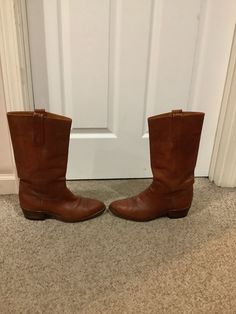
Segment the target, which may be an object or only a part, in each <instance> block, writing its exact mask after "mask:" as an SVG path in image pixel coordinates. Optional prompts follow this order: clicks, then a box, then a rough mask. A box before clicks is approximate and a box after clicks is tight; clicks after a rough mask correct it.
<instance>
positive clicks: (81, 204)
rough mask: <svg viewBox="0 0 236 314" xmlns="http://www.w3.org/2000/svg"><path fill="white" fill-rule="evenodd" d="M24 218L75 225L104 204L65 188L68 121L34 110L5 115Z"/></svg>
mask: <svg viewBox="0 0 236 314" xmlns="http://www.w3.org/2000/svg"><path fill="white" fill-rule="evenodd" d="M7 118H8V123H9V128H10V133H11V139H12V144H13V150H14V156H15V162H16V167H17V172H18V176H19V178H20V184H19V200H20V206H21V208H22V210H23V213H24V215H25V217H26V218H29V219H46V218H56V219H58V220H62V221H66V222H77V221H82V220H86V219H89V218H93V217H95V216H97V215H99V214H101V213H102V212H103V211H104V209H105V205H104V204H103V203H102V202H100V201H98V200H95V199H90V198H84V197H80V196H75V195H74V194H73V193H72V192H71V191H70V190H69V189H68V188H67V187H66V179H65V176H66V168H67V159H68V147H69V138H70V128H71V119H70V118H67V117H64V116H60V115H56V114H52V113H49V112H45V110H44V109H36V110H35V111H34V112H31V111H28V112H26V111H21V112H8V113H7Z"/></svg>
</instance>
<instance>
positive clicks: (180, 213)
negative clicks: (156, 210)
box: [109, 208, 190, 222]
mask: <svg viewBox="0 0 236 314" xmlns="http://www.w3.org/2000/svg"><path fill="white" fill-rule="evenodd" d="M189 209H190V208H184V209H181V210H169V211H168V212H166V213H164V214H162V215H158V216H156V217H152V218H147V219H135V218H130V217H124V216H121V215H119V213H117V212H116V211H115V210H113V209H111V208H109V211H110V212H111V213H112V214H113V215H115V216H117V217H119V218H123V219H126V220H132V221H137V222H145V221H151V220H155V219H158V218H162V217H168V218H170V219H178V218H184V217H186V216H187V215H188V212H189Z"/></svg>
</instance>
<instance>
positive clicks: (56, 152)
mask: <svg viewBox="0 0 236 314" xmlns="http://www.w3.org/2000/svg"><path fill="white" fill-rule="evenodd" d="M7 117H8V123H9V128H10V133H11V139H12V144H13V150H14V156H15V162H16V167H17V172H18V176H19V178H20V183H19V200H20V206H21V208H22V211H23V213H24V216H25V217H26V218H28V219H34V220H44V219H46V218H55V219H58V220H61V221H65V222H78V221H83V220H87V219H90V218H94V217H96V216H98V215H100V214H101V213H102V212H103V211H104V210H105V208H106V206H105V205H104V203H102V202H100V201H98V200H96V199H90V198H85V197H81V196H75V195H74V194H73V193H72V192H71V191H70V190H69V189H68V188H67V186H66V178H65V175H66V168H67V158H68V147H69V138H70V129H71V122H72V121H71V119H70V118H67V117H64V116H61V115H56V114H52V113H49V112H46V111H45V110H43V109H36V110H35V111H34V112H25V111H24V112H9V113H8V114H7ZM203 119H204V113H201V112H183V111H182V110H173V111H172V112H169V113H164V114H160V115H157V116H153V117H150V118H148V126H149V139H150V156H151V158H150V159H151V168H152V173H153V181H152V183H151V185H150V186H149V187H148V188H147V189H146V190H145V191H143V192H141V193H140V194H138V195H136V196H133V197H130V198H127V199H122V200H117V201H114V202H112V203H111V204H110V205H109V209H110V211H111V212H112V213H113V214H115V215H116V216H119V217H122V218H126V219H130V220H136V221H148V220H152V219H155V218H158V217H162V216H167V217H169V218H181V217H184V216H186V215H187V213H188V211H189V208H190V206H191V202H192V198H193V183H194V168H195V165H196V160H197V155H198V147H199V142H200V136H201V130H202V124H203Z"/></svg>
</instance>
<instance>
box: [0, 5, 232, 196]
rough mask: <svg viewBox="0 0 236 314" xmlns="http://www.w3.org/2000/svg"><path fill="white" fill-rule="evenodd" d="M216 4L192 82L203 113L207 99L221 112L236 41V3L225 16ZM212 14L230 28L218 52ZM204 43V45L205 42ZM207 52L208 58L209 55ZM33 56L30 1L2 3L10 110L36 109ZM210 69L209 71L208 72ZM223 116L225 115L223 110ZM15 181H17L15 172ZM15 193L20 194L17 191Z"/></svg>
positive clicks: (1, 41) (0, 32)
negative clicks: (209, 37) (212, 39)
mask: <svg viewBox="0 0 236 314" xmlns="http://www.w3.org/2000/svg"><path fill="white" fill-rule="evenodd" d="M61 1H63V0H61ZM111 1H112V0H111ZM153 1H156V0H153ZM213 2H214V1H212V0H203V1H202V6H203V10H204V12H205V14H204V17H203V21H201V22H200V34H201V38H199V40H200V41H201V44H200V42H198V43H197V45H198V48H199V49H198V48H197V50H196V54H197V59H196V60H197V61H198V67H197V68H196V67H195V70H194V71H193V78H192V79H193V81H192V83H193V84H195V88H194V89H193V94H192V95H190V98H194V99H193V103H194V104H195V106H194V108H196V110H199V108H200V107H201V100H203V99H202V97H204V96H207V97H208V101H209V105H210V106H211V107H212V106H213V107H214V106H216V107H217V110H216V111H218V112H219V111H220V107H221V103H222V99H223V94H224V87H225V80H226V76H227V70H228V64H229V60H230V51H231V45H232V42H233V33H234V28H235V17H234V16H235V15H234V13H235V12H234V8H235V5H234V3H233V0H229V1H228V2H227V3H226V4H224V10H226V11H227V10H228V12H227V13H228V14H222V12H219V10H217V5H216V3H218V6H219V7H220V5H219V0H217V2H216V1H215V2H214V3H213ZM221 9H222V8H221ZM212 11H213V13H212ZM221 11H222V10H221ZM210 13H212V14H217V16H218V17H219V23H222V24H225V25H227V26H228V28H229V31H228V37H227V36H226V37H227V38H223V40H222V41H221V49H220V50H217V51H216V49H217V46H215V47H213V48H214V49H215V51H214V49H210V51H209V50H207V49H206V48H207V44H208V42H207V32H208V31H209V27H210V26H211V27H216V28H217V25H214V23H212V25H210V26H209V25H208V24H207V23H209V19H210V18H211V14H210ZM218 36H219V35H218ZM202 41H204V42H203V43H202ZM213 46H214V45H213ZM203 48H204V49H203ZM206 51H207V56H206V55H205V53H206ZM216 53H217V56H218V58H219V59H220V60H221V69H220V71H218V70H219V69H218V68H217V65H216V67H215V66H214V64H206V57H207V60H208V61H210V60H211V57H212V59H213V60H214V56H215V54H216ZM29 55H30V54H29V42H28V27H27V10H26V0H8V1H4V0H0V60H1V66H2V76H3V84H4V94H5V100H6V105H5V109H6V111H11V110H32V109H33V107H34V101H33V89H32V77H31V68H30V57H29ZM206 68H207V69H208V71H206ZM210 69H211V71H210ZM204 72H207V73H210V76H209V75H208V76H207V78H205V81H204ZM219 72H220V73H219ZM210 78H212V79H213V82H211V84H209V82H207V80H209V79H210ZM204 82H205V83H206V84H208V85H209V86H208V89H207V91H205V94H204V93H202V92H201V91H199V89H201V86H202V84H203V83H204ZM199 93H200V94H199ZM199 104H200V105H199ZM216 114H217V112H216ZM221 114H223V113H222V111H221ZM216 136H217V138H218V137H220V136H221V132H220V131H219V132H216ZM214 154H215V155H214V159H217V158H218V157H217V152H214ZM13 160H14V158H13ZM14 169H15V167H14ZM13 180H15V182H17V175H16V171H15V170H14V179H13ZM12 192H16V190H14V191H12ZM0 193H1V191H0Z"/></svg>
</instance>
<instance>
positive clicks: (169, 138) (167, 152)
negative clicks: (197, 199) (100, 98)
mask: <svg viewBox="0 0 236 314" xmlns="http://www.w3.org/2000/svg"><path fill="white" fill-rule="evenodd" d="M203 120H204V113H202V112H183V111H182V110H173V111H172V112H169V113H164V114H161V115H157V116H153V117H150V118H148V127H149V141H150V159H151V168H152V173H153V182H152V184H151V185H150V186H149V187H148V188H147V189H146V190H145V191H143V192H141V193H140V194H138V195H136V196H133V197H131V198H127V199H122V200H117V201H114V202H112V203H111V204H110V206H109V209H110V210H111V211H112V212H113V213H114V214H115V215H117V216H119V217H122V218H126V219H130V220H137V221H146V220H152V219H155V218H158V217H161V216H166V215H169V214H170V215H171V214H172V213H173V212H172V211H174V212H175V214H176V217H173V218H178V215H179V217H181V213H185V212H186V213H187V211H188V209H189V208H190V206H191V203H192V198H193V183H194V169H195V166H196V161H197V155H198V148H199V142H200V136H201V130H202V125H203Z"/></svg>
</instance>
